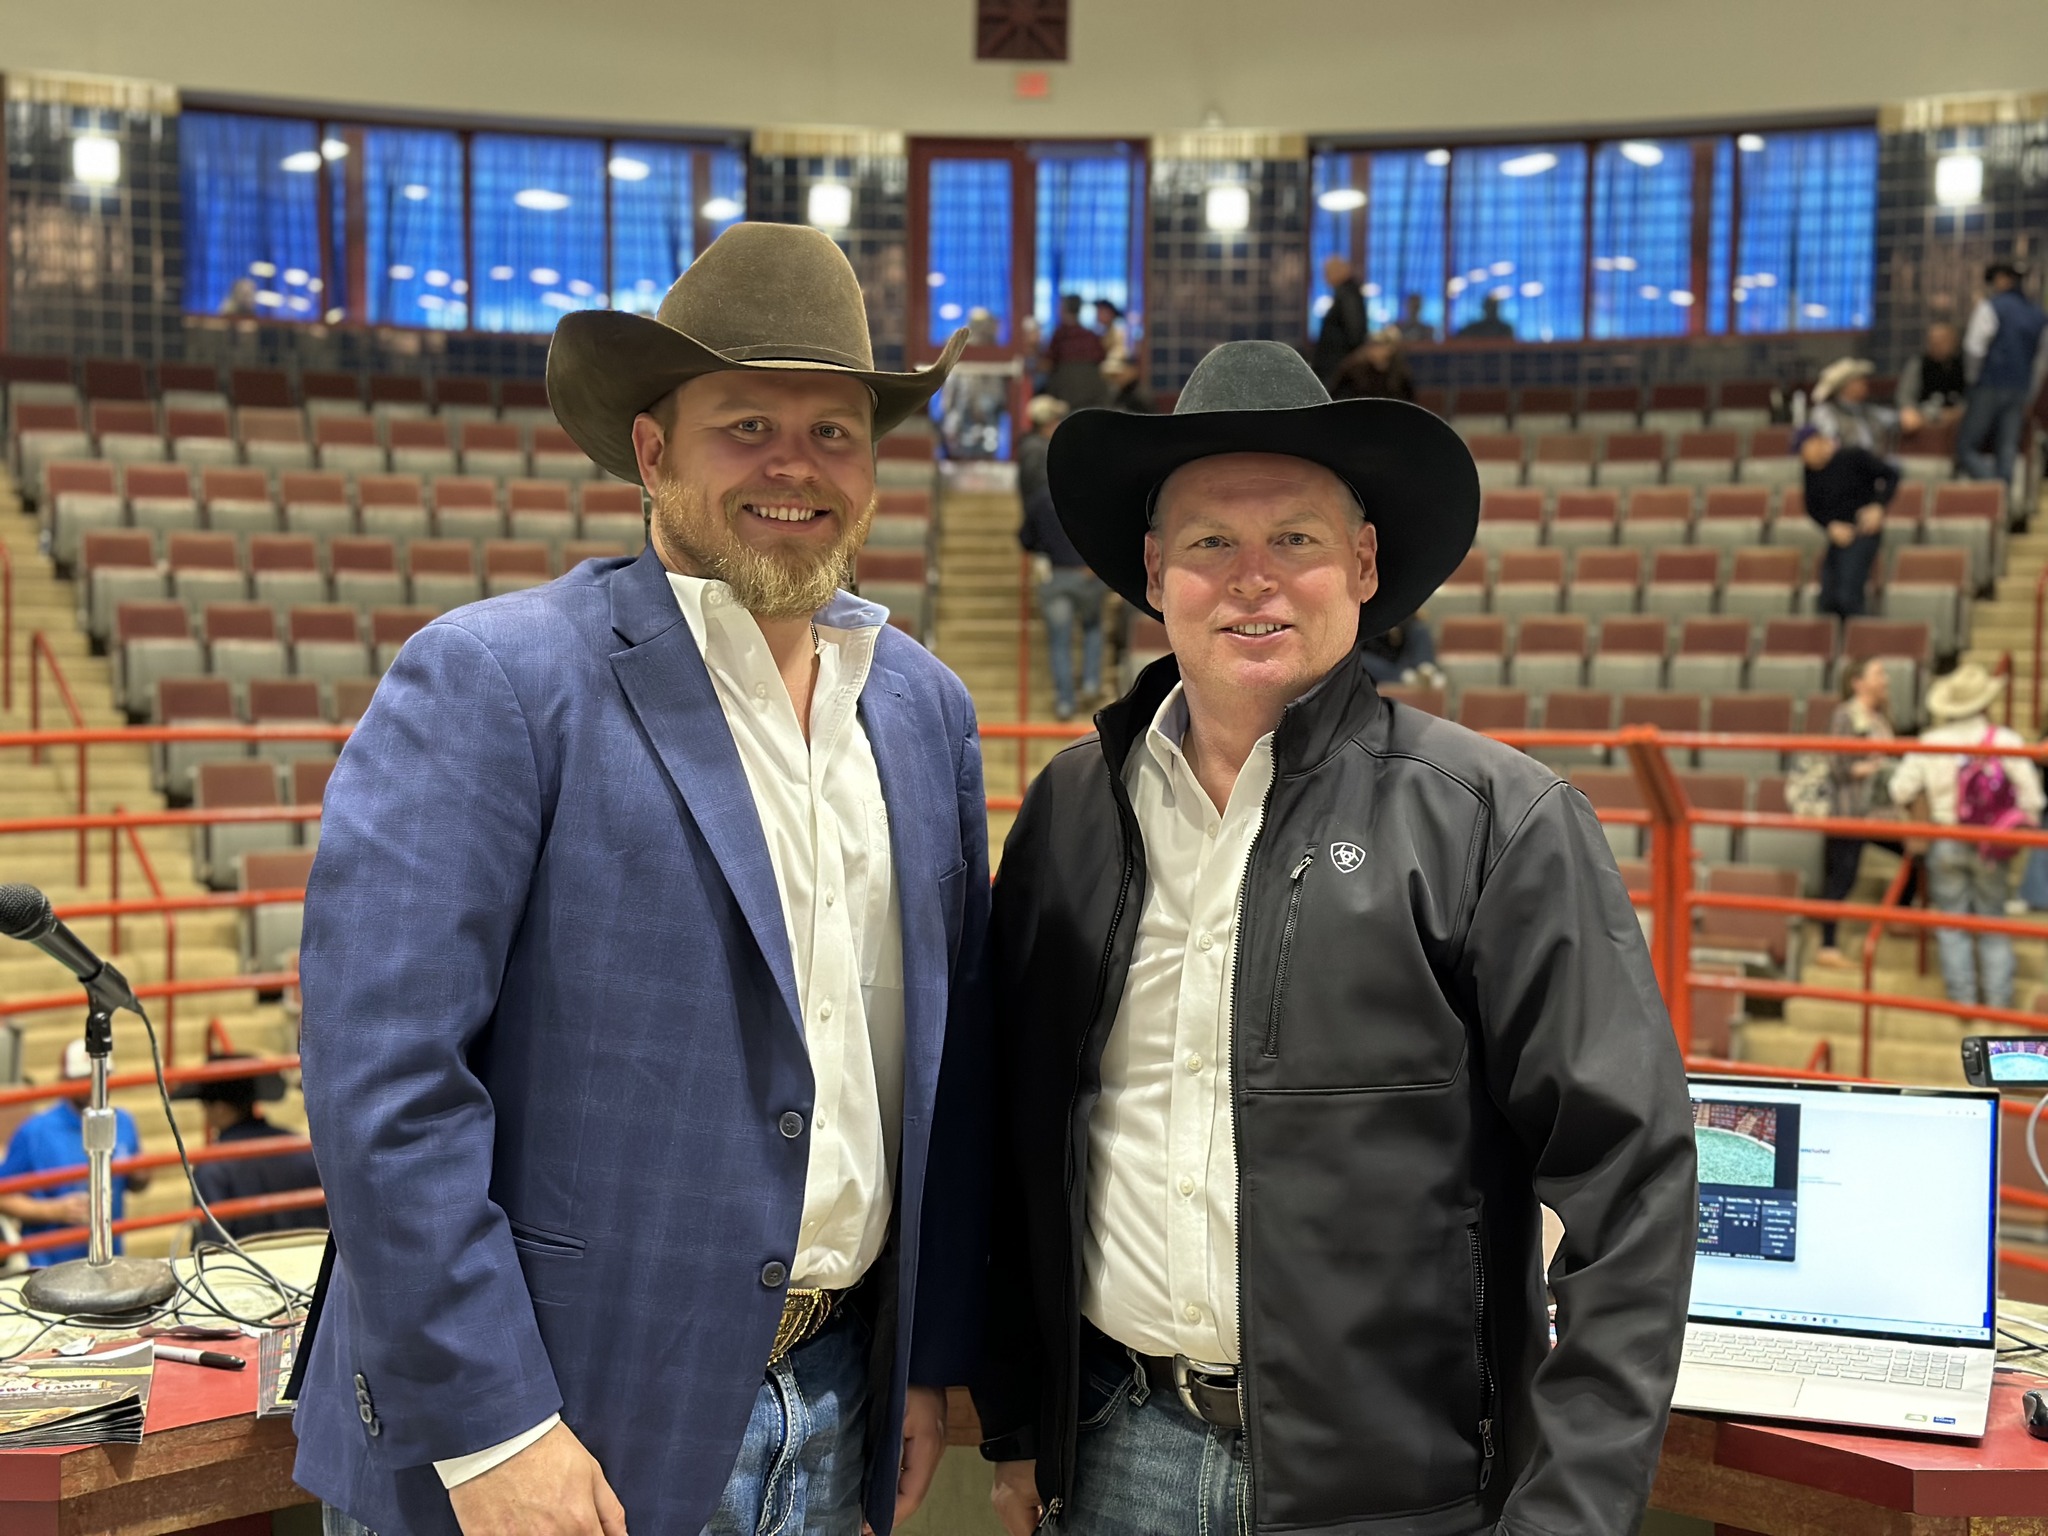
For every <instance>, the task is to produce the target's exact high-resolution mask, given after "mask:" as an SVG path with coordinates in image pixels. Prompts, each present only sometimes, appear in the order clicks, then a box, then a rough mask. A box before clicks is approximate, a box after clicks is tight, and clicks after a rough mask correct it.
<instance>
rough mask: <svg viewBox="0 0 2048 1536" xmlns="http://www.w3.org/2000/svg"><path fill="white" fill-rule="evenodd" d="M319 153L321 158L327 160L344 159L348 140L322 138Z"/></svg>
mask: <svg viewBox="0 0 2048 1536" xmlns="http://www.w3.org/2000/svg"><path fill="white" fill-rule="evenodd" d="M320 154H321V157H322V158H323V159H327V160H346V159H347V158H348V140H346V139H322V140H321V141H320Z"/></svg>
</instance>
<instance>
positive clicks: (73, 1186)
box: [0, 1040, 149, 1267]
mask: <svg viewBox="0 0 2048 1536" xmlns="http://www.w3.org/2000/svg"><path fill="white" fill-rule="evenodd" d="M91 1075H92V1064H91V1062H90V1060H89V1058H88V1057H87V1056H86V1054H85V1042H84V1041H83V1040H74V1041H72V1042H71V1044H70V1045H68V1046H66V1047H65V1049H64V1081H66V1082H77V1083H78V1085H79V1086H78V1097H77V1098H76V1099H59V1100H57V1102H56V1103H54V1104H52V1105H51V1106H50V1107H49V1108H48V1109H45V1110H43V1111H41V1112H40V1113H39V1114H34V1115H31V1116H29V1117H28V1119H26V1120H24V1121H22V1122H21V1124H20V1125H18V1126H16V1127H15V1128H14V1136H13V1139H11V1140H10V1141H9V1142H8V1143H7V1156H6V1158H5V1159H0V1178H12V1177H13V1176H15V1175H16V1174H22V1173H44V1172H47V1171H48V1170H50V1169H52V1168H76V1169H77V1170H78V1178H77V1180H76V1182H73V1183H66V1184H54V1185H51V1186H49V1187H48V1188H45V1189H38V1190H31V1191H25V1192H23V1193H20V1194H13V1195H0V1216H11V1217H13V1218H14V1219H15V1220H16V1221H18V1222H20V1223H21V1235H22V1236H23V1237H34V1236H35V1235H36V1234H37V1233H38V1232H51V1231H55V1230H56V1229H57V1228H59V1227H82V1226H84V1225H85V1223H86V1217H87V1208H86V1196H85V1119H84V1116H83V1115H82V1113H81V1111H80V1103H81V1101H83V1099H84V1097H85V1083H84V1081H83V1080H84V1079H85V1078H88V1077H90V1076H91ZM141 1150H142V1139H141V1138H140V1137H139V1136H138V1135H137V1134H136V1131H135V1117H134V1116H133V1115H131V1114H129V1113H128V1111H127V1110H125V1109H117V1110H115V1111H114V1158H115V1161H117V1162H118V1161H119V1160H120V1159H122V1158H124V1157H133V1156H135V1155H136V1154H137V1153H138V1152H140V1151H141ZM148 1184H149V1174H148V1173H147V1172H146V1171H144V1172H137V1173H128V1174H116V1175H115V1176H114V1220H116V1221H119V1220H120V1219H121V1209H122V1204H123V1196H124V1194H125V1192H126V1191H127V1190H130V1189H133V1190H141V1189H144V1188H146V1187H147V1186H148ZM120 1251H121V1240H120V1238H118V1237H116V1238H115V1239H114V1252H116V1253H119V1252H120ZM85 1256H86V1245H85V1244H84V1243H74V1244H71V1245H70V1246H67V1247H62V1248H44V1249H41V1250H40V1251H38V1252H34V1253H31V1254H30V1255H29V1256H28V1259H29V1263H31V1264H33V1265H35V1266H37V1267H41V1266H42V1265H45V1264H61V1263H63V1262H64V1261H65V1260H66V1259H82V1258H84V1257H85Z"/></svg>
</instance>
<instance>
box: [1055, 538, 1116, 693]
mask: <svg viewBox="0 0 2048 1536" xmlns="http://www.w3.org/2000/svg"><path fill="white" fill-rule="evenodd" d="M1108 591H1109V589H1108V588H1107V587H1105V586H1104V585H1103V584H1102V578H1101V577H1099V576H1097V575H1096V574H1095V573H1094V572H1093V571H1091V570H1089V569H1088V568H1087V567H1086V566H1085V565H1071V566H1068V565H1056V566H1054V567H1053V568H1052V575H1050V576H1048V577H1047V578H1046V579H1045V581H1044V582H1043V583H1042V584H1041V585H1040V586H1039V588H1038V608H1039V611H1040V612H1041V613H1043V614H1044V615H1045V643H1046V648H1047V649H1048V650H1049V651H1050V652H1051V653H1052V696H1053V699H1054V701H1055V702H1056V703H1057V704H1058V706H1059V709H1060V712H1061V713H1062V714H1068V715H1071V714H1072V713H1073V712H1074V625H1075V623H1076V622H1078V623H1079V624H1080V626H1081V686H1082V687H1083V688H1084V689H1086V690H1087V691H1088V692H1089V693H1094V692H1095V691H1096V690H1097V689H1099V688H1100V687H1101V686H1102V599H1103V596H1104V594H1106V593H1107V592H1108Z"/></svg>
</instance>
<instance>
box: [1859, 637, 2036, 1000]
mask: <svg viewBox="0 0 2048 1536" xmlns="http://www.w3.org/2000/svg"><path fill="white" fill-rule="evenodd" d="M2004 691H2005V679H2004V678H2002V677H1994V676H1992V675H1991V674H1990V673H1989V672H1987V671H1986V670H1985V669H1984V668H1983V667H1980V666H1978V665H1977V664H1976V663H1975V662H1967V663H1965V664H1964V665H1962V666H1960V667H1958V668H1956V670H1955V671H1953V672H1951V673H1950V674H1949V675H1948V676H1947V677H1944V678H1942V679H1940V680H1939V681H1938V682H1936V683H1935V685H1934V686H1933V687H1932V688H1930V689H1928V690H1927V718H1928V719H1929V720H1930V721H1931V722H1932V724H1931V725H1930V726H1929V727H1928V728H1927V729H1926V730H1924V731H1922V732H1921V733H1920V742H1921V744H1922V745H1923V746H1927V747H1945V748H1947V749H1948V750H1947V751H1945V752H1914V753H1910V754H1908V755H1907V756H1905V757H1903V758H1901V759H1900V760H1899V766H1898V768H1897V770H1896V771H1894V772H1893V774H1892V782H1891V796H1892V799H1893V801H1894V802H1895V803H1897V804H1899V805H1908V806H1913V807H1914V809H1913V810H1912V811H1909V812H1908V813H1907V814H1908V816H1909V817H1910V818H1911V819H1912V820H1915V821H1922V820H1925V821H1932V822H1935V823H1937V824H1939V825H1941V826H1944V827H1970V826H1977V827H1987V826H2004V827H2014V826H2038V825H2039V824H2040V821H2041V809H2042V805H2043V797H2042V793H2041V775H2040V772H2039V770H2038V769H2037V768H2036V767H2035V765H2034V764H2033V763H2032V762H2031V761H2030V760H2029V759H2027V758H2024V757H1971V756H1969V755H1968V754H1969V749H1970V748H1972V747H1984V746H2012V747H2017V746H2024V745H2025V744H2026V743H2025V738H2023V737H2022V736H2021V735H2020V734H2019V732H2017V731H2015V730H2013V729H2011V728H2010V727H2009V726H2003V725H1995V724H1993V723H1992V720H1991V707H1992V706H1993V705H1994V704H1996V703H1997V702H1998V698H1999V695H2000V694H2002V693H2003V692H2004ZM2013 853H2014V850H2013V849H2012V848H2010V847H2004V848H2001V847H1998V846H1997V845H1995V844H1985V843H1979V842H1976V841H1973V840H1970V839H1968V838H1967V837H1964V838H1940V839H1937V840H1936V841H1935V842H1934V843H1933V844H1932V845H1931V846H1930V847H1929V848H1928V850H1927V896H1928V901H1929V902H1930V904H1932V905H1933V906H1934V907H1935V908H1937V909H1938V910H1940V911H1943V912H1969V913H1975V914H1976V915H1977V916H1979V917H2003V916H2005V915H2006V908H2005V904H2006V900H2007V898H2008V897H2010V896H2011V895H2012V868H2013ZM1935 940H1936V942H1937V944H1938V945H1939V947H1940V951H1941V980H1942V986H1943V988H1944V990H1946V991H1947V993H1948V996H1949V1000H1950V1001H1951V1002H1956V1003H1966V1004H1977V1003H1981V1004H1983V1005H1985V1006H1986V1007H1991V1008H2010V1007H2011V1006H2012V977H2013V953H2012V940H2011V939H2010V938H2008V937H2006V935H2004V934H2002V933H1971V932H1969V931H1967V930H1965V929H1961V928H1938V929H1936V930H1935Z"/></svg>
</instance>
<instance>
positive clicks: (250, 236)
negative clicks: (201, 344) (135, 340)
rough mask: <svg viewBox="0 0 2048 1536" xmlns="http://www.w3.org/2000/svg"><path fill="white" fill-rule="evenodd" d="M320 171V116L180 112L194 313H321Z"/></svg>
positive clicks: (273, 316) (291, 316) (188, 286)
mask: <svg viewBox="0 0 2048 1536" xmlns="http://www.w3.org/2000/svg"><path fill="white" fill-rule="evenodd" d="M319 172H320V130H319V126H318V125H317V124H315V123H311V122H307V121H304V120H302V119H298V118H282V117H253V116H243V115H241V114H239V113H230V112H186V113H184V114H183V115H182V116H181V117H180V118H179V125H178V185H179V191H180V194H181V196H182V197H183V200H184V206H185V208H186V210H187V213H186V217H185V221H184V223H185V296H184V298H185V310H186V312H187V313H188V314H198V315H217V314H243V315H259V316H261V317H263V318H264V319H268V320H314V319H318V318H319V316H320V314H321V312H322V307H323V306H322V302H321V291H322V285H321V280H320V271H321V263H320V175H319Z"/></svg>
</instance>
